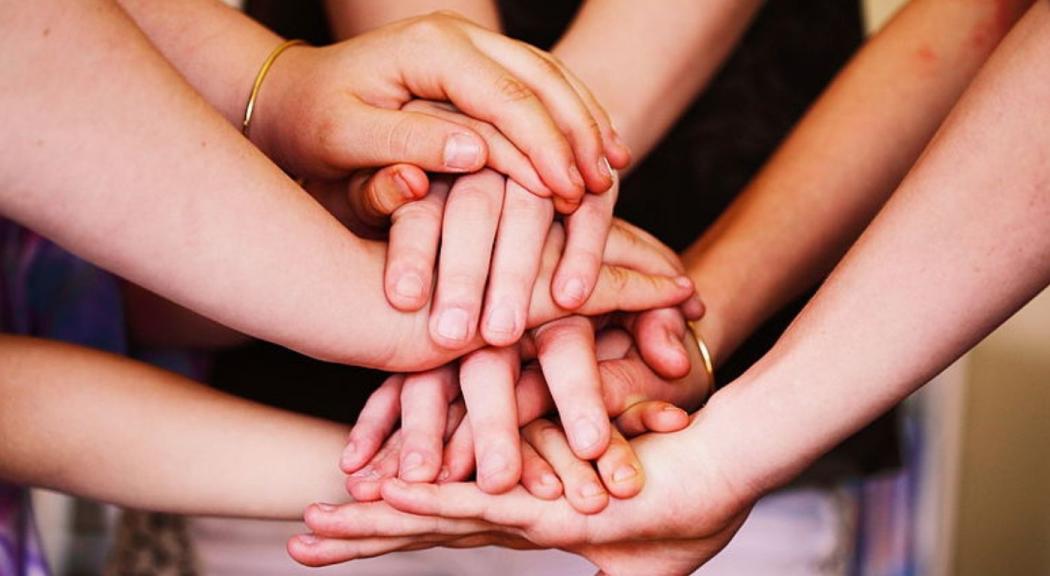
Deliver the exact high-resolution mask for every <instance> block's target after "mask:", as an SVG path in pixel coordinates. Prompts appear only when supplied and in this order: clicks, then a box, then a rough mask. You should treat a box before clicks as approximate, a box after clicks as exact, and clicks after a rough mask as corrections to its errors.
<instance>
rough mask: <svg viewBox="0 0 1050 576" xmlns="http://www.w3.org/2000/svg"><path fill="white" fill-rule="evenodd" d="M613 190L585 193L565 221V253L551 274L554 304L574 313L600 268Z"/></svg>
mask: <svg viewBox="0 0 1050 576" xmlns="http://www.w3.org/2000/svg"><path fill="white" fill-rule="evenodd" d="M617 193H618V191H617V187H616V186H615V185H614V186H613V189H611V190H609V191H608V192H606V193H605V194H601V195H595V194H588V195H587V196H585V197H584V198H583V201H582V202H581V203H580V207H579V209H578V210H576V212H574V213H573V214H572V215H571V216H569V217H568V218H567V219H566V225H565V226H566V228H565V230H566V240H565V252H564V254H563V255H562V258H561V261H560V262H559V263H558V268H557V270H556V271H555V273H554V282H553V286H554V293H553V296H554V301H555V302H557V303H558V305H559V306H561V307H562V308H566V309H569V310H575V309H576V308H578V307H580V306H581V305H582V304H583V303H584V302H586V301H587V298H588V297H589V296H590V295H591V291H592V290H594V283H595V282H597V279H598V270H599V268H601V265H602V260H603V258H602V256H603V254H604V252H605V242H606V238H607V237H608V235H609V227H610V226H611V225H612V219H613V208H614V207H615V205H616V196H617Z"/></svg>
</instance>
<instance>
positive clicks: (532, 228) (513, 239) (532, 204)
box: [481, 180, 554, 346]
mask: <svg viewBox="0 0 1050 576" xmlns="http://www.w3.org/2000/svg"><path fill="white" fill-rule="evenodd" d="M553 218H554V208H553V206H552V205H551V203H550V201H548V200H545V199H543V198H539V197H537V196H535V195H534V194H531V193H530V192H529V191H528V190H525V189H524V188H522V187H521V185H519V184H518V183H517V182H515V181H513V180H507V184H506V196H505V198H504V201H503V213H502V214H501V215H500V223H499V231H498V232H497V237H496V245H495V248H494V250H493V254H492V270H491V272H490V273H489V282H488V288H487V290H486V295H485V314H484V321H483V322H482V325H481V333H482V336H483V337H484V338H485V341H486V342H488V343H489V344H491V345H493V346H509V345H511V344H513V343H514V342H517V341H518V340H519V339H520V338H521V335H522V333H523V332H524V331H525V318H526V315H527V314H528V307H529V297H530V295H531V294H532V287H533V285H534V284H535V283H536V277H537V276H538V275H539V271H540V261H541V259H542V257H543V245H544V240H545V239H546V237H547V230H548V229H550V225H551V222H552V221H553Z"/></svg>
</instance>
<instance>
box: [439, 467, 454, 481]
mask: <svg viewBox="0 0 1050 576" xmlns="http://www.w3.org/2000/svg"><path fill="white" fill-rule="evenodd" d="M451 477H452V471H451V470H449V469H448V467H447V466H442V467H441V472H439V473H438V482H444V481H445V480H448V479H449V478H451Z"/></svg>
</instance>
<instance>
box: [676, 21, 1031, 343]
mask: <svg viewBox="0 0 1050 576" xmlns="http://www.w3.org/2000/svg"><path fill="white" fill-rule="evenodd" d="M1030 3H1031V2H1030V1H1029V0H1014V1H1011V2H1005V3H995V2H979V1H966V2H955V1H952V0H915V1H914V2H912V3H911V4H910V5H909V6H907V7H906V8H905V9H904V10H903V11H902V12H901V13H900V14H899V15H898V16H897V17H896V18H895V19H894V20H893V21H892V22H891V23H890V24H889V25H888V26H887V27H886V28H885V29H884V30H883V31H882V32H881V33H879V34H878V35H877V36H876V37H875V38H873V39H872V40H871V41H870V42H869V43H868V44H867V45H866V46H865V47H864V48H863V49H862V50H861V51H860V52H859V53H858V54H857V56H856V57H855V58H854V59H853V61H852V62H850V64H849V65H848V66H847V67H846V69H845V70H844V71H843V72H842V73H840V74H839V76H838V78H836V80H835V81H834V83H833V84H832V85H831V86H830V87H829V88H828V90H827V91H826V92H825V93H824V94H823V95H822V96H821V98H820V99H819V100H818V101H817V103H816V104H815V106H814V107H813V108H812V110H811V111H810V112H809V113H807V114H806V116H805V117H804V118H803V120H802V121H801V123H800V124H799V125H798V127H797V128H796V129H795V130H794V132H793V133H792V134H791V136H790V137H789V138H788V139H787V140H786V141H785V143H784V144H783V145H782V146H781V148H780V149H779V150H778V151H777V153H776V154H775V156H774V157H773V159H772V160H770V162H769V163H768V164H767V165H766V167H765V168H764V169H763V170H762V171H761V173H760V174H759V175H758V176H757V177H756V178H755V180H754V181H753V182H752V183H751V184H750V186H748V188H747V189H746V190H745V191H744V192H743V194H742V195H741V196H740V197H739V198H738V199H737V200H736V201H735V202H734V203H733V204H732V206H730V208H729V210H727V212H726V213H725V214H723V215H722V217H721V218H720V219H719V220H718V221H717V222H716V223H715V225H714V226H712V227H711V228H710V229H709V230H707V231H706V232H705V233H704V235H703V236H702V237H701V238H700V239H699V240H698V241H697V242H696V243H695V244H694V245H693V246H692V247H690V248H689V250H687V251H686V253H685V255H684V260H685V262H686V266H687V267H688V268H689V271H690V276H691V277H692V278H693V280H694V282H695V283H696V285H697V290H698V292H699V293H700V294H701V295H703V298H704V302H705V304H706V305H707V310H708V312H707V314H706V316H705V318H704V320H703V323H702V325H703V329H704V335H705V337H706V338H707V339H708V340H710V342H709V344H710V345H711V346H712V347H713V348H714V349H715V356H716V359H718V360H722V359H725V358H726V357H728V356H729V355H730V354H731V353H732V351H733V350H734V349H735V348H736V347H737V346H738V345H739V344H740V343H741V342H742V341H743V340H744V339H745V338H746V337H747V335H748V334H750V333H751V332H752V331H753V330H754V329H755V328H757V327H758V326H759V325H760V324H761V323H762V322H764V321H765V320H766V319H767V318H768V317H769V316H771V315H772V314H773V313H774V312H775V311H776V310H778V309H779V308H780V307H782V306H783V305H784V304H786V303H787V302H789V301H790V300H791V299H793V298H795V297H797V296H798V295H800V294H801V293H802V292H803V291H805V290H806V289H807V288H809V287H810V286H812V285H813V284H815V283H816V282H817V281H818V280H819V279H820V278H821V277H822V276H823V275H824V274H826V273H827V271H828V270H830V268H831V267H832V266H833V265H834V263H835V262H836V261H838V259H839V258H840V257H841V256H842V254H843V253H844V252H845V250H846V248H847V247H848V246H849V245H850V244H851V243H852V242H853V241H854V239H856V237H857V236H858V235H859V234H860V232H861V230H863V229H864V227H865V226H866V225H867V224H868V223H869V222H870V221H871V219H872V218H873V217H874V215H875V213H876V212H877V211H878V209H879V208H880V207H881V206H882V204H883V203H884V201H885V199H886V198H887V197H888V196H889V195H890V194H891V192H892V191H893V189H894V188H895V187H896V186H897V184H898V183H899V182H900V180H901V179H902V178H903V177H904V175H905V173H906V172H907V170H908V169H909V168H910V167H911V166H912V165H913V164H914V162H915V161H916V159H918V157H919V154H920V153H921V151H922V149H923V147H924V146H925V145H926V143H927V142H928V141H929V139H930V137H931V136H932V135H933V133H934V131H935V130H936V129H937V127H938V126H939V125H940V124H941V122H942V121H943V119H944V117H945V116H946V115H947V113H948V111H949V110H950V109H951V106H952V105H953V104H954V103H955V101H956V100H957V99H958V97H959V95H960V94H961V93H962V91H963V90H964V89H965V88H966V86H967V85H968V83H969V82H970V80H971V78H972V77H973V75H974V74H975V73H976V71H977V69H978V68H979V67H980V65H981V64H982V63H983V62H984V61H985V60H986V58H987V56H988V54H989V53H990V52H991V51H992V50H993V49H994V48H995V45H996V44H997V43H998V41H999V39H1000V38H1001V37H1002V36H1003V35H1005V34H1006V32H1007V31H1008V30H1009V27H1010V25H1011V24H1012V23H1013V22H1014V21H1015V20H1016V18H1017V17H1018V16H1019V15H1020V13H1022V11H1023V7H1024V6H1026V5H1028V4H1030Z"/></svg>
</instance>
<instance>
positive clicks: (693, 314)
mask: <svg viewBox="0 0 1050 576" xmlns="http://www.w3.org/2000/svg"><path fill="white" fill-rule="evenodd" d="M706 311H707V308H706V307H705V306H704V302H703V300H701V299H700V296H699V295H698V294H693V295H692V296H690V297H689V299H688V300H686V301H685V302H684V303H682V315H683V316H685V319H686V320H689V321H691V322H695V321H697V320H699V319H701V318H703V317H704V312H706Z"/></svg>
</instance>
